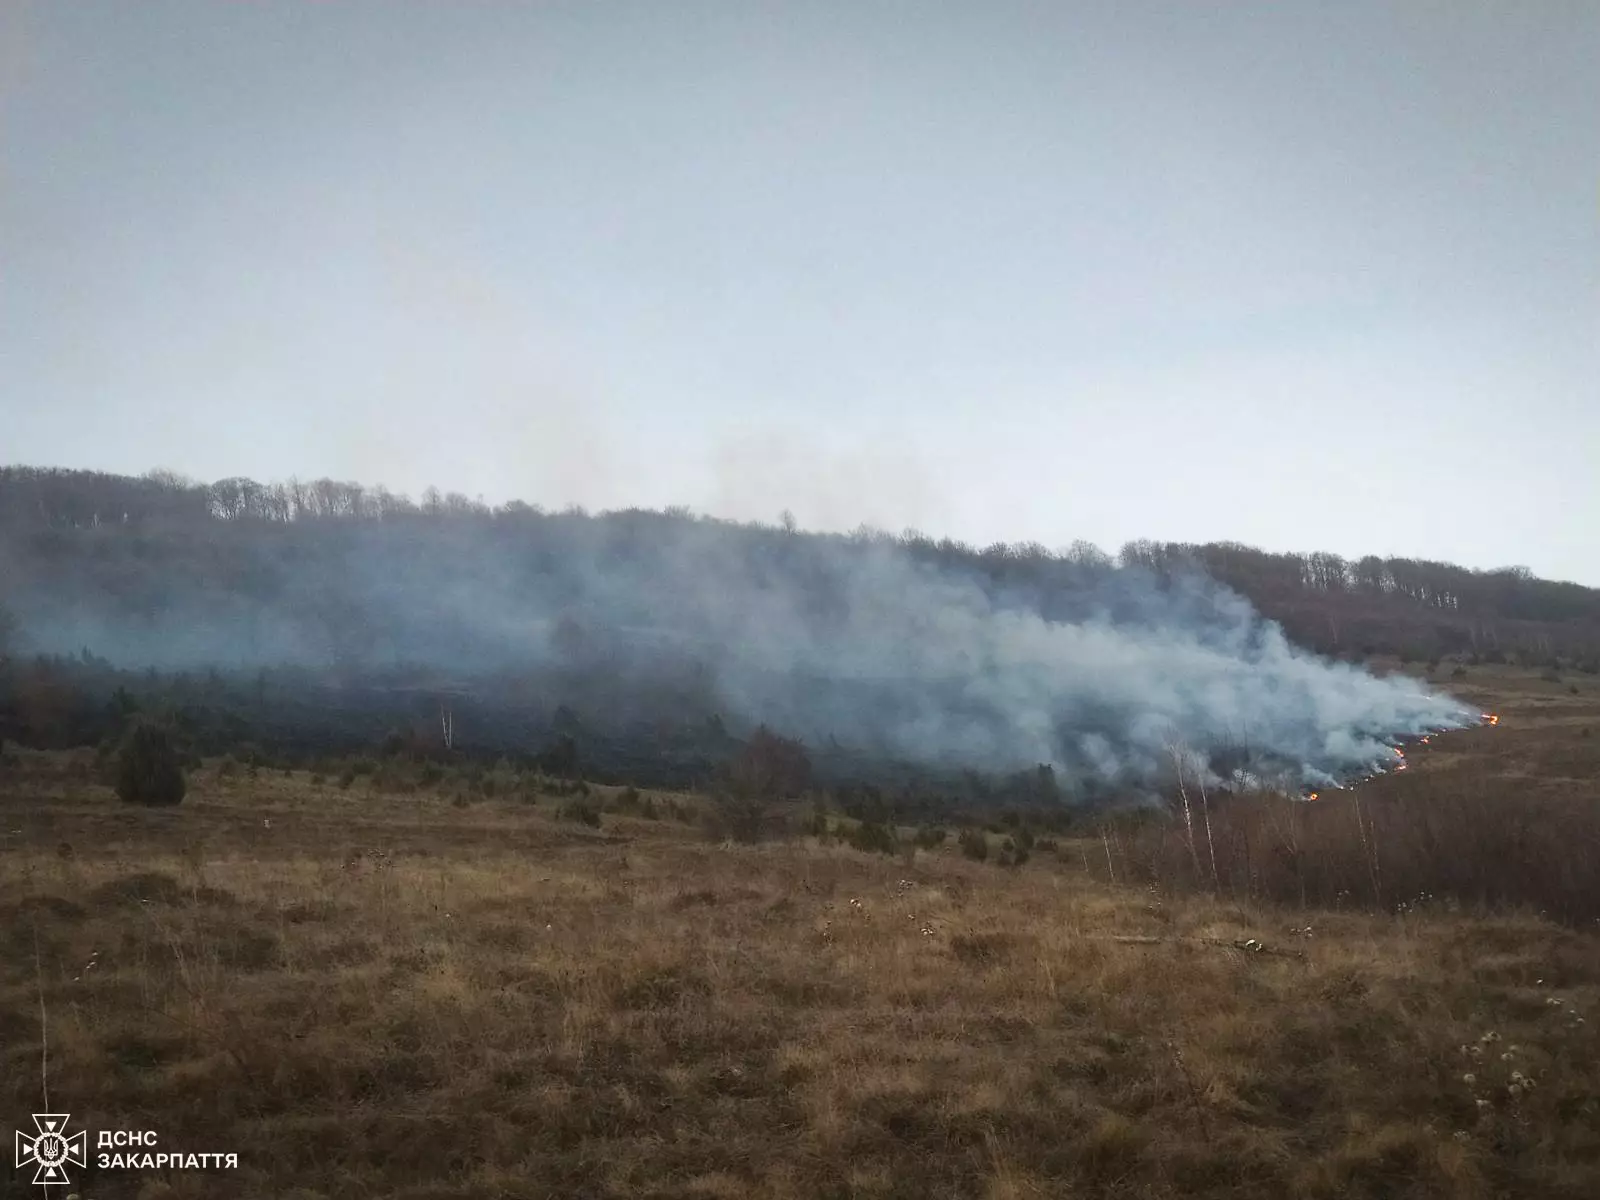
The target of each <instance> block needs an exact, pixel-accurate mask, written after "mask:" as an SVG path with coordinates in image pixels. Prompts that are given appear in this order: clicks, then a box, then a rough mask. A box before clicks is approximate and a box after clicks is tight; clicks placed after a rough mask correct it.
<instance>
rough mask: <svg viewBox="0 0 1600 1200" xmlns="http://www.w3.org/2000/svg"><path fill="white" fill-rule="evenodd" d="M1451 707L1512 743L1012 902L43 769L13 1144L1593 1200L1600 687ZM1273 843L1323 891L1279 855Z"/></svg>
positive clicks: (564, 1181)
mask: <svg viewBox="0 0 1600 1200" xmlns="http://www.w3.org/2000/svg"><path fill="white" fill-rule="evenodd" d="M1437 681H1438V682H1439V683H1441V685H1447V686H1449V687H1451V688H1452V689H1453V690H1455V691H1457V692H1458V693H1460V694H1462V695H1464V696H1466V697H1468V698H1469V699H1471V700H1473V701H1474V702H1475V703H1478V704H1480V705H1481V706H1482V707H1483V708H1484V709H1485V710H1486V711H1495V712H1498V713H1500V714H1501V715H1502V722H1501V724H1500V725H1499V726H1498V727H1496V728H1493V729H1490V728H1483V729H1475V730H1469V731H1463V732H1461V733H1458V734H1451V735H1446V736H1444V737H1441V738H1439V739H1436V741H1435V742H1434V743H1432V744H1430V745H1429V746H1428V747H1426V748H1425V749H1419V750H1417V751H1414V752H1413V753H1412V755H1411V766H1410V769H1409V770H1408V771H1406V772H1405V773H1404V774H1403V775H1395V776H1391V777H1388V778H1384V779H1380V780H1376V781H1373V782H1372V783H1370V784H1368V785H1364V787H1362V788H1359V789H1356V790H1355V791H1354V792H1352V793H1341V794H1335V795H1332V796H1327V797H1323V798H1321V799H1319V800H1318V801H1316V802H1315V803H1314V804H1310V805H1306V804H1299V805H1293V806H1290V805H1289V804H1288V802H1286V801H1282V800H1279V801H1275V802H1274V804H1275V807H1273V808H1272V809H1271V810H1266V809H1262V810H1260V811H1255V810H1250V811H1249V812H1248V813H1247V810H1246V809H1245V808H1244V807H1240V808H1239V809H1237V810H1235V811H1233V812H1231V813H1230V811H1229V810H1228V808H1227V805H1226V804H1224V803H1221V802H1219V803H1218V804H1217V807H1216V809H1215V812H1214V814H1213V815H1214V817H1215V820H1216V824H1217V830H1216V831H1215V832H1216V834H1218V835H1222V836H1220V837H1214V839H1213V846H1212V849H1214V848H1215V845H1216V843H1217V841H1219V840H1220V842H1221V844H1222V846H1223V857H1222V861H1221V862H1220V863H1218V865H1217V866H1216V867H1215V868H1212V867H1211V866H1210V865H1209V864H1210V858H1211V856H1210V855H1209V854H1208V855H1207V859H1205V860H1199V859H1197V858H1196V857H1195V856H1193V855H1191V854H1190V848H1189V847H1188V846H1187V845H1185V844H1184V843H1183V842H1182V841H1181V840H1174V839H1176V838H1178V837H1179V835H1178V834H1177V833H1175V832H1174V830H1175V829H1176V827H1175V826H1170V825H1169V826H1168V827H1167V828H1166V829H1165V830H1155V831H1152V828H1151V827H1150V825H1149V823H1148V822H1145V823H1142V824H1139V825H1135V826H1129V827H1121V826H1117V825H1115V824H1111V825H1104V826H1100V827H1096V826H1094V825H1092V824H1086V825H1085V826H1084V827H1083V828H1081V829H1076V830H1074V832H1073V833H1072V834H1071V835H1070V836H1065V837H1054V838H1043V837H1041V838H1039V839H1037V840H1036V841H1035V843H1034V846H1033V852H1032V854H1031V855H1030V856H1029V857H1028V858H1027V860H1026V862H1024V863H1022V864H1021V865H999V863H1000V860H1001V858H1002V857H1009V856H1003V855H1001V854H1000V853H998V852H997V853H996V854H993V855H991V856H990V857H989V858H988V859H987V860H986V861H982V862H980V861H976V860H975V859H973V858H971V857H969V856H968V855H967V854H965V853H963V850H962V848H961V845H960V841H959V839H958V838H956V837H954V836H951V837H948V838H946V839H945V840H943V841H942V842H940V843H939V844H937V845H927V844H924V845H921V846H919V845H918V844H917V843H916V841H915V840H914V838H915V834H916V833H917V832H918V831H916V830H912V829H898V830H894V831H893V833H894V845H893V847H892V850H893V852H892V853H872V852H867V851H863V850H861V849H857V848H854V847H852V846H851V845H850V844H849V834H850V832H851V830H850V822H849V821H848V820H845V819H843V818H839V817H835V818H834V819H833V820H832V821H831V822H830V823H829V825H828V826H827V828H826V829H825V830H823V831H822V832H823V836H818V828H817V827H816V826H815V825H813V824H810V822H809V819H808V818H809V814H810V812H811V809H810V807H809V806H807V807H806V808H805V809H804V811H803V812H802V811H799V810H796V811H795V812H793V813H790V814H788V817H787V819H786V820H784V821H783V822H780V825H781V827H780V828H778V829H776V830H775V831H774V833H773V836H771V837H769V838H767V839H765V840H761V841H758V842H754V843H748V844H747V843H744V842H740V841H735V840H729V839H722V838H719V837H717V836H715V835H712V834H708V832H707V829H706V820H705V818H706V817H707V815H708V813H709V811H710V810H711V809H712V808H713V807H714V802H713V801H712V800H711V799H710V798H708V797H706V796H701V795H690V794H667V793H649V794H645V795H642V796H641V795H638V794H636V793H633V792H631V791H628V792H624V791H622V790H620V789H611V788H602V787H599V786H593V785H591V786H588V787H587V788H586V789H585V794H584V795H582V796H577V795H575V794H574V788H573V786H572V785H571V784H568V783H563V782H560V781H556V780H545V779H542V778H528V777H520V778H509V779H502V780H500V781H499V782H498V784H497V785H496V786H492V787H489V788H485V787H483V786H482V784H481V781H480V783H479V785H478V786H476V787H474V788H472V789H467V788H465V787H464V786H463V785H462V784H461V782H460V779H459V778H458V776H457V775H456V774H454V773H452V772H449V771H445V772H438V771H433V772H429V773H427V774H421V775H418V774H411V775H407V774H404V773H400V772H395V771H391V770H387V769H385V770H381V771H377V772H373V773H370V774H368V773H356V772H353V771H352V772H349V773H347V774H344V775H335V774H333V773H331V772H318V773H313V772H311V771H307V770H295V771H289V772H284V771H281V770H277V769H267V768H250V767H248V766H246V765H242V764H240V763H236V762H234V761H233V760H231V759H218V760H208V761H207V762H206V763H205V764H204V765H203V766H202V767H201V768H199V769H198V770H195V771H192V772H191V773H190V777H189V794H188V796H187V798H186V799H185V800H184V802H183V803H182V804H181V805H180V806H178V807H176V808H172V809H161V810H156V809H142V808H137V807H132V806H128V805H125V804H122V803H120V802H119V801H118V800H117V799H116V797H115V795H114V794H113V792H112V790H111V789H110V788H109V787H107V786H106V785H105V784H104V783H103V782H101V775H100V772H99V769H98V768H97V766H96V764H95V762H94V755H93V753H92V752H91V751H87V750H85V751H71V752H53V753H40V752H31V751H26V750H17V749H14V748H13V749H10V750H8V751H7V753H6V763H5V766H4V768H3V774H0V809H3V817H0V937H3V938H4V955H3V957H0V1049H3V1055H4V1060H3V1062H4V1074H3V1081H0V1089H3V1093H4V1098H5V1112H6V1114H7V1118H6V1119H8V1120H9V1121H10V1122H11V1123H12V1124H13V1125H15V1126H17V1127H18V1128H24V1129H26V1128H27V1127H28V1125H27V1120H28V1114H30V1113H34V1112H43V1111H55V1112H71V1113H72V1114H74V1120H75V1122H82V1123H87V1125H88V1126H89V1128H90V1130H91V1131H96V1130H101V1129H151V1130H155V1131H157V1132H158V1134H159V1139H160V1142H159V1148H160V1149H162V1150H167V1151H185V1150H191V1151H225V1152H230V1153H236V1154H237V1155H238V1156H239V1166H238V1167H237V1169H235V1170H231V1171H222V1172H218V1171H189V1170H150V1171H145V1170H131V1171H130V1170H114V1169H98V1168H96V1167H95V1166H94V1165H93V1164H94V1158H95V1151H94V1148H93V1145H92V1144H91V1152H90V1163H91V1165H90V1166H89V1168H88V1169H86V1170H83V1171H79V1172H75V1174H74V1179H73V1191H74V1193H75V1194H78V1195H81V1197H82V1198H83V1200H117V1198H119V1197H138V1198H140V1200H161V1198H168V1197H184V1198H189V1197H195V1198H198V1197H210V1196H219V1197H221V1196H227V1197H252V1198H253V1197H284V1198H288V1197H294V1198H296V1200H316V1198H327V1200H346V1198H355V1197H380V1196H381V1197H397V1198H401V1200H469V1198H482V1200H490V1198H499V1197H504V1198H511V1197H516V1198H529V1200H531V1198H534V1197H557V1196H583V1197H587V1196H595V1197H635V1198H643V1197H656V1198H661V1200H665V1198H667V1197H685V1198H687V1197H708V1198H710V1197H723V1198H732V1197H744V1196H758V1197H795V1198H801V1197H804V1198H813V1197H854V1196H860V1197H907V1198H910V1197H941V1196H950V1197H957V1196H959V1197H969V1196H970V1197H991V1198H997V1200H998V1198H1011V1197H1017V1198H1020V1197H1031V1196H1107V1197H1129V1198H1133V1197H1139V1198H1156V1197H1178V1196H1208V1197H1255V1196H1261V1197H1269V1196H1270V1197H1281V1196H1286V1195H1293V1196H1305V1197H1326V1198H1328V1200H1333V1198H1336V1197H1337V1198H1339V1200H1345V1198H1360V1197H1372V1198H1374V1200H1376V1198H1379V1197H1384V1198H1388V1197H1424V1196H1427V1197H1434V1196H1437V1197H1466V1198H1473V1197H1484V1198H1488V1197H1500V1196H1517V1197H1525V1196H1526V1197H1535V1196H1536V1197H1552V1198H1557V1200H1560V1198H1571V1200H1580V1198H1584V1200H1587V1198H1590V1197H1593V1196H1595V1195H1600V1034H1597V1029H1600V922H1597V921H1596V920H1595V919H1594V917H1595V914H1594V913H1592V912H1591V911H1590V909H1589V907H1588V904H1589V898H1590V897H1591V896H1592V894H1593V888H1594V887H1595V886H1596V883H1595V880H1596V878H1597V873H1595V872H1592V871H1591V865H1592V864H1594V863H1595V862H1596V857H1595V856H1596V854H1597V853H1600V747H1597V743H1600V733H1596V734H1594V735H1593V736H1591V733H1592V731H1595V730H1600V680H1597V679H1596V678H1595V677H1593V676H1587V675H1583V674H1572V675H1570V676H1568V675H1566V674H1564V673H1557V672H1548V671H1547V672H1543V673H1539V672H1535V671H1531V670H1522V669H1518V668H1512V667H1476V666H1475V667H1472V668H1471V669H1470V670H1469V671H1467V672H1466V674H1465V675H1463V676H1454V675H1452V674H1451V673H1450V669H1449V666H1448V664H1447V665H1446V667H1445V668H1443V669H1442V670H1441V672H1440V674H1439V675H1438V676H1437ZM1356 797H1360V798H1361V800H1362V802H1363V803H1364V804H1365V805H1366V808H1365V809H1363V810H1362V815H1361V816H1360V818H1359V819H1358V818H1357V817H1356ZM1291 809H1292V811H1291ZM1263 814H1270V819H1271V820H1272V821H1276V822H1278V826H1279V827H1280V833H1281V831H1282V830H1284V829H1287V830H1289V833H1288V834H1281V837H1280V841H1281V840H1282V838H1283V837H1288V836H1291V835H1292V836H1293V837H1294V838H1295V839H1296V840H1295V842H1294V845H1295V846H1296V847H1297V852H1298V853H1299V855H1300V857H1299V858H1298V859H1295V858H1293V856H1291V857H1290V858H1289V859H1282V857H1281V856H1276V857H1274V856H1273V855H1272V854H1269V852H1268V850H1269V848H1270V847H1272V846H1276V845H1277V844H1278V843H1272V842H1269V841H1262V840H1257V841H1256V842H1255V843H1250V842H1249V840H1248V837H1245V838H1244V842H1243V843H1241V842H1240V839H1239V836H1237V835H1238V831H1239V830H1240V829H1243V828H1245V826H1246V825H1247V824H1248V823H1249V822H1256V823H1257V824H1255V825H1251V826H1250V828H1252V829H1256V830H1257V833H1258V835H1259V837H1265V834H1264V833H1261V830H1263V829H1264V828H1265V826H1264V825H1261V824H1260V823H1261V822H1263V821H1266V820H1268V816H1266V815H1263ZM1285 822H1290V823H1292V822H1299V823H1300V824H1299V825H1295V826H1293V828H1291V827H1290V825H1289V824H1285ZM1508 822H1509V824H1508ZM1508 828H1509V829H1516V830H1521V831H1522V833H1521V834H1520V835H1517V836H1518V837H1521V838H1522V840H1521V841H1517V840H1515V838H1512V840H1511V841H1510V842H1508V841H1507V838H1508V837H1510V836H1511V835H1508V834H1506V833H1505V830H1506V829H1508ZM1352 830H1354V831H1356V832H1354V833H1352V832H1351V831H1352ZM953 832H954V831H952V833H953ZM974 836H976V835H974ZM981 836H982V837H984V838H985V839H986V840H988V841H991V842H993V843H994V844H995V847H996V850H997V851H998V850H999V848H1000V844H1001V843H1002V841H1003V840H1004V838H1005V837H1006V836H1008V835H1007V834H1006V833H1005V832H1003V831H998V832H982V833H981ZM1230 839H1231V840H1230ZM923 840H924V842H931V841H933V839H931V838H925V839H923ZM1239 844H1253V845H1254V846H1255V850H1254V851H1253V857H1249V859H1248V861H1241V860H1239V859H1238V858H1237V856H1233V857H1230V852H1229V850H1228V849H1227V847H1229V846H1237V845H1239ZM1375 846H1376V847H1377V849H1376V850H1375V849H1374V847H1375ZM1341 855H1342V856H1344V857H1343V858H1340V857H1339V856H1341ZM1463 856H1465V857H1463ZM1202 862H1204V863H1205V864H1206V865H1204V866H1202V865H1201V864H1202ZM1286 862H1287V863H1288V864H1289V865H1284V863H1286ZM1274 863H1275V864H1277V865H1276V866H1270V864H1274ZM1328 864H1333V865H1328ZM1374 867H1376V868H1377V874H1378V876H1379V879H1380V880H1381V882H1378V883H1376V884H1374V882H1373V880H1372V876H1373V874H1374ZM1308 879H1310V880H1311V881H1312V886H1311V887H1310V888H1309V890H1307V887H1306V881H1307V880H1308ZM1541 888H1543V889H1544V890H1543V891H1541V890H1540V889H1541ZM46 1088H47V1089H48V1101H49V1108H48V1109H47V1108H46V1104H45V1100H46V1097H45V1095H44V1092H45V1089H46ZM92 1142H93V1136H92V1133H91V1143H92ZM29 1180H30V1176H29V1174H28V1172H27V1171H17V1172H10V1173H7V1174H6V1175H5V1176H4V1178H3V1182H0V1195H3V1196H19V1197H20V1196H25V1195H36V1194H39V1193H38V1189H36V1188H34V1186H33V1185H32V1184H31V1182H30V1181H29ZM52 1191H60V1189H52Z"/></svg>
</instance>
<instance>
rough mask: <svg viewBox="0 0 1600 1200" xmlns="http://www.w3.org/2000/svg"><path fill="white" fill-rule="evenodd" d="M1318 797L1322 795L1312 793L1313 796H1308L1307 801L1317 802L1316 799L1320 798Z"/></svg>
mask: <svg viewBox="0 0 1600 1200" xmlns="http://www.w3.org/2000/svg"><path fill="white" fill-rule="evenodd" d="M1318 795H1320V793H1318V792H1312V793H1311V794H1310V795H1309V796H1307V797H1306V799H1307V800H1315V799H1316V798H1317V796H1318Z"/></svg>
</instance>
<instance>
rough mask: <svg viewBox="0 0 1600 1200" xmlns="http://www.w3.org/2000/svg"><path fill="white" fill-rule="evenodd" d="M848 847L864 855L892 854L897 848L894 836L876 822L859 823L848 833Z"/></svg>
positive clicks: (885, 827)
mask: <svg viewBox="0 0 1600 1200" xmlns="http://www.w3.org/2000/svg"><path fill="white" fill-rule="evenodd" d="M849 842H850V845H851V846H853V847H854V848H855V849H857V850H860V851H862V852H863V853H865V854H893V853H894V852H895V850H896V849H898V847H897V846H896V844H895V838H894V834H893V833H891V832H890V831H889V828H888V827H887V826H885V825H880V824H878V822H876V821H861V822H859V823H858V824H857V825H856V827H855V828H854V829H852V830H851V831H850V836H849Z"/></svg>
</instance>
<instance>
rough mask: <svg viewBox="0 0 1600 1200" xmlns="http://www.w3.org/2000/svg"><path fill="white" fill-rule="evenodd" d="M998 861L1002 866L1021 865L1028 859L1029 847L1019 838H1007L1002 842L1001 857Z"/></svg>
mask: <svg viewBox="0 0 1600 1200" xmlns="http://www.w3.org/2000/svg"><path fill="white" fill-rule="evenodd" d="M996 861H997V862H998V864H999V865H1000V866H1002V867H1020V866H1021V865H1022V864H1023V863H1025V862H1027V861H1028V847H1027V846H1025V845H1023V844H1022V841H1021V839H1019V838H1007V839H1006V840H1005V841H1004V842H1002V843H1000V857H999V858H998V859H997V860H996Z"/></svg>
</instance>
